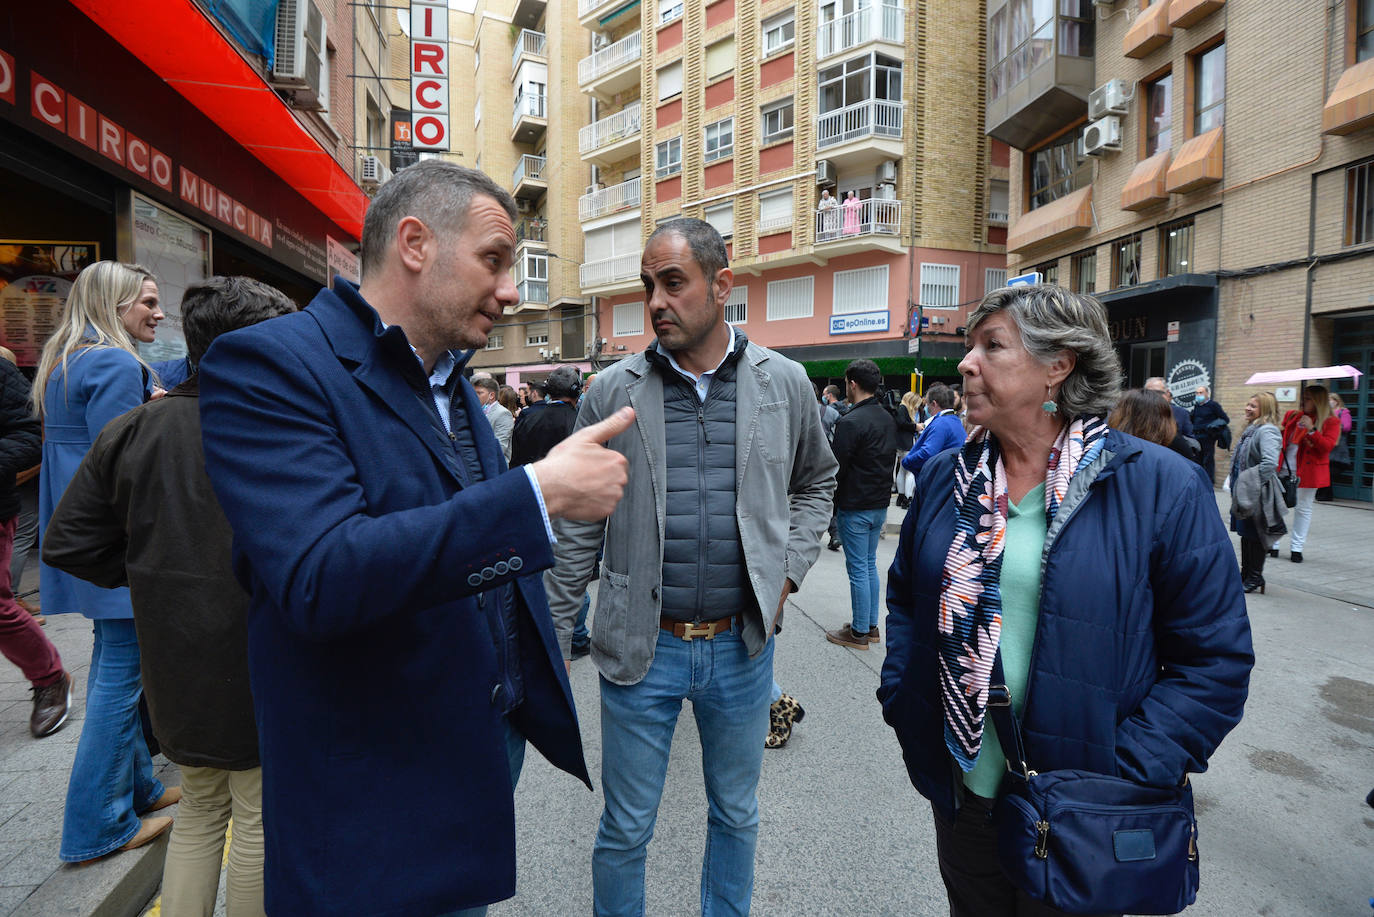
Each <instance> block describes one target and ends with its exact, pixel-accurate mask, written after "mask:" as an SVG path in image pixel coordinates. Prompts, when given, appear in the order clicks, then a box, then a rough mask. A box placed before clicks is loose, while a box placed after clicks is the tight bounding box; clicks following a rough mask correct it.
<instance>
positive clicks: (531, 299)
mask: <svg viewBox="0 0 1374 917" xmlns="http://www.w3.org/2000/svg"><path fill="white" fill-rule="evenodd" d="M515 289H516V290H517V291H519V293H520V304H521V305H522V306H524V305H527V304H530V305H545V304H547V303H548V301H549V282H548V281H547V280H522V281H520V282H519V283H517V284H516V285H515Z"/></svg>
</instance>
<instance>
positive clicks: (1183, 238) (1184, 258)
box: [1159, 220, 1193, 277]
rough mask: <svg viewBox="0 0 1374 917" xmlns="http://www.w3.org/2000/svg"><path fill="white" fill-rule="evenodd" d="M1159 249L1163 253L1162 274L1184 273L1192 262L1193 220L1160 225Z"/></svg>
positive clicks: (1166, 275)
mask: <svg viewBox="0 0 1374 917" xmlns="http://www.w3.org/2000/svg"><path fill="white" fill-rule="evenodd" d="M1159 250H1160V251H1161V252H1162V253H1163V256H1164V257H1163V258H1162V261H1163V264H1161V265H1160V266H1161V267H1162V268H1163V270H1162V271H1161V272H1160V273H1161V275H1162V276H1165V277H1169V276H1171V275H1173V274H1186V273H1188V271H1189V265H1190V264H1192V263H1193V221H1192V220H1181V221H1180V222H1177V223H1170V224H1169V225H1168V226H1161V227H1160V229H1159Z"/></svg>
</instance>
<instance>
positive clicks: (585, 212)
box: [577, 178, 643, 222]
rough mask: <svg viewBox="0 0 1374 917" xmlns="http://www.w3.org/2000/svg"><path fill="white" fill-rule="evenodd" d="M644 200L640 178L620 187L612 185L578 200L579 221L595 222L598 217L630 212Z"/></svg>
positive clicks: (624, 182) (624, 183)
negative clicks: (620, 211)
mask: <svg viewBox="0 0 1374 917" xmlns="http://www.w3.org/2000/svg"><path fill="white" fill-rule="evenodd" d="M642 199H643V194H642V191H641V184H640V180H639V179H638V178H632V179H630V180H629V181H623V182H621V183H620V184H618V185H611V186H610V187H609V188H602V189H601V190H600V191H593V192H592V193H591V194H584V195H582V196H581V197H579V198H578V199H577V217H578V219H579V220H582V221H584V222H585V221H587V220H594V219H596V218H597V217H604V216H605V215H606V214H608V213H615V212H616V211H617V210H630V209H631V208H634V207H638V206H639V204H640V201H641V200H642Z"/></svg>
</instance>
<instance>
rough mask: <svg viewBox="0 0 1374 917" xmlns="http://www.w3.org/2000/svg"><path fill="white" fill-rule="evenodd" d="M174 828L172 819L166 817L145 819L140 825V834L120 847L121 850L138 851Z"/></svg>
mask: <svg viewBox="0 0 1374 917" xmlns="http://www.w3.org/2000/svg"><path fill="white" fill-rule="evenodd" d="M170 827H172V819H171V818H170V817H169V816H166V815H159V816H158V817H157V818H145V819H143V824H141V825H139V828H138V833H137V834H135V835H134V836H133V837H131V838H130V839H129V843H127V844H125V845H124V846H123V847H120V848H119V849H120V850H136V849H137V848H139V847H142V846H143V845H144V844H146V843H148V842H149V841H151V840H154V839H155V838H156V837H157V836H158V835H159V834H161V833H162V832H164V831H166V830H167V829H168V828H170Z"/></svg>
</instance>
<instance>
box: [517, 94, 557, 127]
mask: <svg viewBox="0 0 1374 917" xmlns="http://www.w3.org/2000/svg"><path fill="white" fill-rule="evenodd" d="M547 102H548V99H547V98H546V97H545V95H544V94H543V93H542V92H521V93H517V94H516V96H515V112H514V113H513V114H512V115H511V119H510V126H511V127H515V125H517V124H519V123H520V119H521V118H547V117H548V116H549V114H548V107H547V104H546V103H547Z"/></svg>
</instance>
